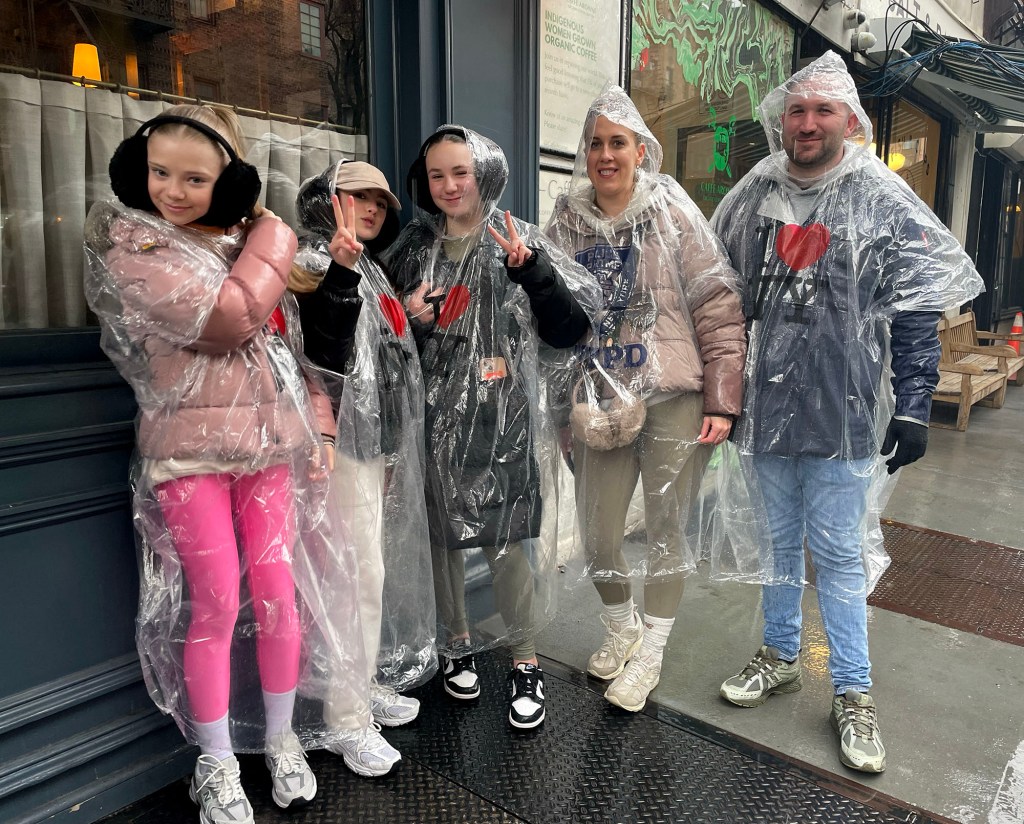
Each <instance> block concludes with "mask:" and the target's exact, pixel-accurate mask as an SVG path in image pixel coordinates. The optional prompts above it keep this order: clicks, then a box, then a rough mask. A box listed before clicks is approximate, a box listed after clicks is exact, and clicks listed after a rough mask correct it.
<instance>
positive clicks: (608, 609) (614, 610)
mask: <svg viewBox="0 0 1024 824" xmlns="http://www.w3.org/2000/svg"><path fill="white" fill-rule="evenodd" d="M634 609H636V607H634V606H633V599H632V598H630V599H629V600H628V601H626V602H625V603H624V604H605V605H604V614H605V615H607V616H608V620H609V621H614V622H615V623H616V624H628V625H630V626H632V624H633V611H634Z"/></svg>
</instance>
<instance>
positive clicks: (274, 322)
mask: <svg viewBox="0 0 1024 824" xmlns="http://www.w3.org/2000/svg"><path fill="white" fill-rule="evenodd" d="M267 326H268V327H269V329H270V334H272V335H281V336H284V333H285V322H284V312H282V311H281V307H280V306H275V307H274V311H273V312H271V313H270V317H269V318H267Z"/></svg>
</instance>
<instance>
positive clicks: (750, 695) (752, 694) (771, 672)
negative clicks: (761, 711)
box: [718, 646, 803, 707]
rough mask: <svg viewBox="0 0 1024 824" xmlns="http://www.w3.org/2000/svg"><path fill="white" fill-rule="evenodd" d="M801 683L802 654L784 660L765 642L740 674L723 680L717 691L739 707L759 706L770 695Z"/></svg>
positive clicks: (788, 689)
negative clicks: (791, 659) (791, 660)
mask: <svg viewBox="0 0 1024 824" xmlns="http://www.w3.org/2000/svg"><path fill="white" fill-rule="evenodd" d="M802 686H803V683H802V681H801V680H800V658H799V657H797V659H796V660H795V661H793V662H792V663H791V662H789V661H783V660H782V659H781V658H779V651H778V650H777V649H775V647H766V646H762V647H761V649H759V650H758V651H757V653H756V654H755V655H754V658H753V660H751V662H750V663H749V664H747V665H746V666H745V667H744V668H743V669H742V670H741V671H740V672H739V673H738V674H737V675H734V676H733V677H732V678H726V679H725V681H723V682H722V688H721V690H719V693H718V694H719V695H721V696H722V698H724V699H725V700H726V701H728V702H729V703H731V704H736V706H738V707H759V706H761V705H762V704H763V703H764V702H765V701H767V700H768V696H769V695H774V694H776V693H778V694H782V693H789V692H797V691H798V690H799V689H800V688H801V687H802Z"/></svg>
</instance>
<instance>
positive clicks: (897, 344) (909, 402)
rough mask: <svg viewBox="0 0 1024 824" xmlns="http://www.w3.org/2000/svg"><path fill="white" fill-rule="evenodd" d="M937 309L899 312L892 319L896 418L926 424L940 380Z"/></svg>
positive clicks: (938, 318)
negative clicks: (934, 310)
mask: <svg viewBox="0 0 1024 824" xmlns="http://www.w3.org/2000/svg"><path fill="white" fill-rule="evenodd" d="M941 317H942V313H940V312H898V313H897V314H896V316H895V317H894V318H893V319H892V339H891V341H890V344H889V348H890V350H891V352H892V372H893V375H892V388H893V392H894V393H895V395H896V411H895V416H896V417H897V418H911V419H913V420H915V421H917V422H918V423H922V424H925V425H926V426H927V424H928V418H929V416H930V414H931V406H932V393H933V392H935V387H936V385H937V384H938V382H939V358H940V357H941V355H942V344H940V343H939V332H938V327H939V320H940V318H941Z"/></svg>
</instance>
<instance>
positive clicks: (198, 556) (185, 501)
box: [156, 466, 300, 723]
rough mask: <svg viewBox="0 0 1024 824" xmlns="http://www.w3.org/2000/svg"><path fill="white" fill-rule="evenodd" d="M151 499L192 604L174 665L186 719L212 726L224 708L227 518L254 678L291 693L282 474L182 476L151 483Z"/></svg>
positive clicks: (229, 588)
mask: <svg viewBox="0 0 1024 824" xmlns="http://www.w3.org/2000/svg"><path fill="white" fill-rule="evenodd" d="M156 493H157V498H158V500H159V501H160V508H161V510H162V512H163V516H164V521H165V522H166V523H167V527H168V529H170V532H171V538H172V540H173V541H174V546H175V548H176V549H177V551H178V556H179V557H180V558H181V565H182V568H183V569H184V573H185V581H186V583H187V584H188V591H189V598H190V601H191V606H192V622H191V623H190V624H189V628H188V635H187V636H186V638H185V654H184V668H185V688H186V690H187V691H188V698H189V702H190V703H191V705H192V713H193V715H194V717H195V720H196V721H198V722H200V723H209V722H211V721H217V720H218V719H220V718H223V717H224V716H225V714H226V713H227V711H228V697H229V694H230V691H231V639H232V636H233V634H234V629H235V621H236V620H237V618H238V608H239V594H238V589H239V583H240V581H239V564H238V544H237V542H236V539H235V527H234V524H235V522H236V521H237V524H238V537H239V538H240V539H241V544H242V550H243V552H244V553H245V560H246V564H247V567H248V578H249V589H250V591H251V593H252V599H253V611H254V612H255V615H256V625H257V628H258V632H257V639H256V655H257V660H258V662H259V669H260V682H261V683H262V685H263V689H264V690H265V691H266V692H275V693H281V692H288V691H290V690H292V689H294V688H295V685H296V683H297V682H298V673H299V644H300V638H299V615H298V612H297V610H296V609H295V582H294V580H293V579H292V571H291V563H292V561H291V550H292V538H293V534H292V533H293V529H292V519H293V503H292V484H291V476H290V475H289V473H288V468H287V467H286V466H272V467H270V468H268V469H265V470H263V471H262V472H257V473H255V474H253V475H191V476H189V477H187V478H178V479H176V480H173V481H167V482H166V483H162V484H160V485H158V486H157V487H156ZM232 516H234V517H232Z"/></svg>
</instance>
